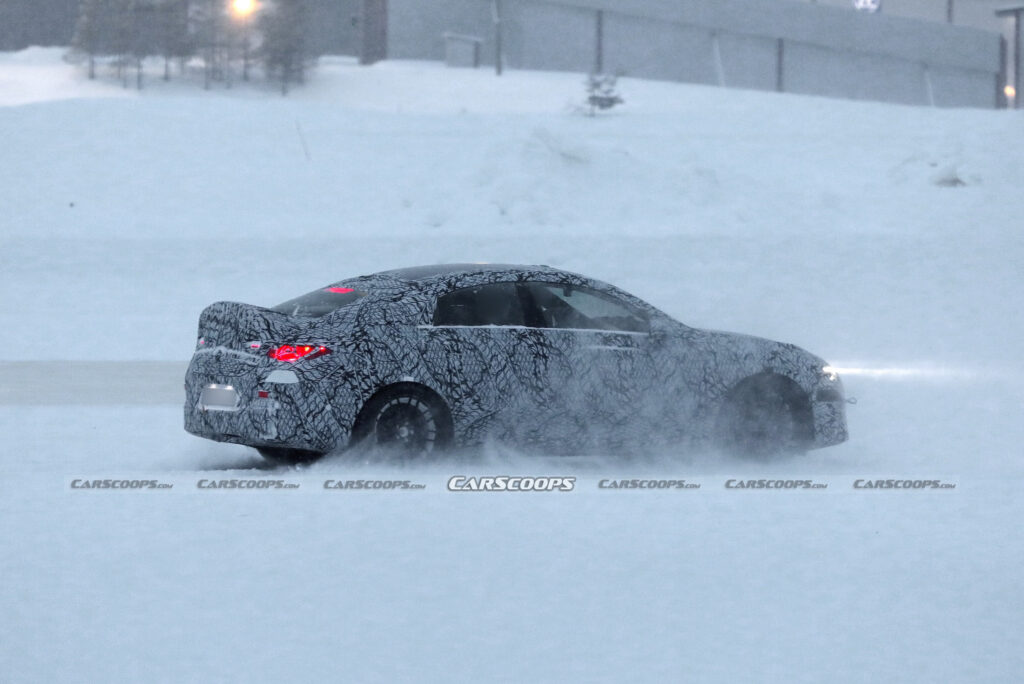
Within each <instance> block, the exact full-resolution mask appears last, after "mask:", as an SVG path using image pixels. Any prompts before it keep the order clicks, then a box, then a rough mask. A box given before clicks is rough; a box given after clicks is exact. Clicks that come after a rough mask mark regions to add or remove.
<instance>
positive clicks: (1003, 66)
mask: <svg viewBox="0 0 1024 684" xmlns="http://www.w3.org/2000/svg"><path fill="white" fill-rule="evenodd" d="M1006 62H1007V54H1006V37H1005V36H999V73H997V74H996V109H1006V108H1007V106H1008V105H1009V102H1007V100H1006V86H1007V85H1008V84H1007V82H1006V77H1007V76H1008V75H1009V72H1008V69H1007V66H1008V65H1007V63H1006Z"/></svg>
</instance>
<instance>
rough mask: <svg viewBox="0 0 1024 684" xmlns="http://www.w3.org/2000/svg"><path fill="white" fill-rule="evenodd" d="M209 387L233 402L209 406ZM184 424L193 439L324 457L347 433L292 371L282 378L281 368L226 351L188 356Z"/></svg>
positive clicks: (325, 404)
mask: <svg viewBox="0 0 1024 684" xmlns="http://www.w3.org/2000/svg"><path fill="white" fill-rule="evenodd" d="M212 385H216V386H218V387H219V388H225V387H230V388H231V391H233V392H234V393H235V395H236V400H235V401H230V402H226V401H220V402H219V403H215V404H214V405H212V406H211V405H208V404H207V403H206V402H205V401H204V398H203V397H204V395H203V391H204V389H206V388H208V387H210V386H212ZM261 391H263V392H266V394H267V396H266V397H261V396H260V392H261ZM209 396H210V395H209V394H208V395H207V400H206V401H209ZM184 418H185V430H186V431H188V432H190V433H192V434H193V435H196V436H198V437H204V438H206V439H212V440H214V441H218V442H229V443H232V444H244V445H247V446H253V447H259V446H273V447H286V448H293V449H306V450H310V451H324V452H326V451H331V450H332V449H334V448H337V447H339V446H344V445H345V444H346V443H347V440H348V436H349V434H350V432H351V427H350V426H346V425H344V424H342V423H339V422H338V420H337V418H336V416H335V415H334V412H333V411H332V410H331V406H330V403H329V402H327V401H324V399H323V397H322V396H321V393H320V392H317V391H316V387H315V386H311V385H310V384H308V383H305V382H303V381H302V378H301V376H300V375H299V374H298V373H297V372H296V371H293V370H290V369H289V370H288V371H284V372H283V371H282V369H281V368H280V364H273V363H271V364H268V363H266V362H264V361H262V359H260V358H258V357H254V356H252V355H248V354H244V353H239V352H232V351H230V350H202V351H200V352H197V353H196V354H195V356H193V358H192V362H191V364H189V368H188V371H187V372H186V374H185V406H184Z"/></svg>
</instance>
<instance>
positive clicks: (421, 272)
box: [377, 263, 561, 281]
mask: <svg viewBox="0 0 1024 684" xmlns="http://www.w3.org/2000/svg"><path fill="white" fill-rule="evenodd" d="M495 271H524V272H536V271H547V272H549V273H561V271H559V270H558V269H554V268H551V267H550V266H525V265H522V264H483V263H479V264H468V263H467V264H434V265H431V266H410V267H408V268H396V269H393V270H390V271H381V272H380V273H378V274H377V275H388V276H392V277H394V278H398V279H399V280H415V281H421V280H430V279H431V278H438V277H442V276H452V275H463V274H469V273H489V272H495Z"/></svg>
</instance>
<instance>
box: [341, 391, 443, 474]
mask: <svg viewBox="0 0 1024 684" xmlns="http://www.w3.org/2000/svg"><path fill="white" fill-rule="evenodd" d="M352 437H353V443H357V444H361V445H363V446H368V447H371V448H372V447H376V448H379V449H382V450H384V451H387V452H390V453H393V454H395V455H398V456H400V457H403V458H408V457H416V456H429V455H430V454H432V453H434V452H436V451H439V450H441V449H442V448H444V447H446V446H447V445H448V444H449V443H450V442H451V438H452V427H451V419H450V417H449V414H448V410H447V408H446V407H445V405H444V402H443V401H441V399H440V398H439V397H437V395H435V394H434V393H433V392H431V391H429V390H427V389H426V388H424V387H420V386H418V385H411V384H410V385H397V386H395V387H392V388H389V389H386V390H384V391H382V392H380V393H378V394H377V395H375V396H374V397H373V398H371V399H370V401H368V402H367V403H366V406H364V407H363V410H362V411H360V413H359V418H358V420H357V421H356V427H355V429H354V430H353V434H352Z"/></svg>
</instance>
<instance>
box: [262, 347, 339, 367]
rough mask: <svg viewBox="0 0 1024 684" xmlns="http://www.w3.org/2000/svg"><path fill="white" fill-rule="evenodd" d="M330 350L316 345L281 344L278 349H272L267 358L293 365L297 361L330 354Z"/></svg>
mask: <svg viewBox="0 0 1024 684" xmlns="http://www.w3.org/2000/svg"><path fill="white" fill-rule="evenodd" d="M330 353H331V350H330V349H328V348H327V347H325V346H323V345H316V344H282V345H281V346H280V347H274V348H273V349H271V350H270V351H269V352H267V356H269V357H270V358H272V359H274V360H275V361H285V362H287V363H295V362H296V361H298V360H299V359H315V358H316V357H318V356H323V355H324V354H330Z"/></svg>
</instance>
